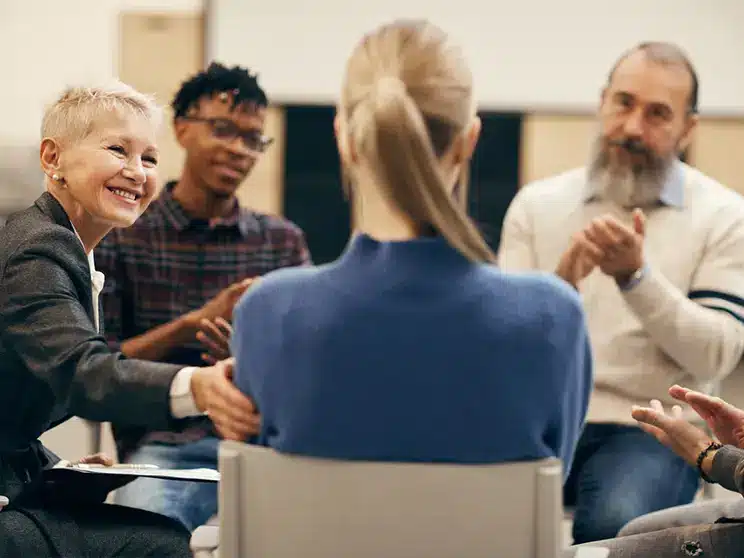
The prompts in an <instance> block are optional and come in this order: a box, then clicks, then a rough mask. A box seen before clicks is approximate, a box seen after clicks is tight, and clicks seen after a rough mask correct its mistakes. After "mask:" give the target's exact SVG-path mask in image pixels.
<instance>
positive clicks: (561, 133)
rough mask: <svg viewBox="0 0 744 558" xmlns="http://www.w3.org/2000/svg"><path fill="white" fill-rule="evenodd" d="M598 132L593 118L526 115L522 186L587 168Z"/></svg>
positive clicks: (521, 169)
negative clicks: (585, 166)
mask: <svg viewBox="0 0 744 558" xmlns="http://www.w3.org/2000/svg"><path fill="white" fill-rule="evenodd" d="M596 130H597V124H596V121H595V118H594V116H593V115H586V116H584V115H579V116H576V115H551V114H528V115H526V116H525V118H524V120H523V121H522V156H521V161H520V184H527V183H528V182H532V181H533V180H538V179H541V178H546V177H548V176H551V175H554V174H558V173H560V172H563V171H566V170H569V169H572V168H575V167H578V166H581V165H584V164H585V163H586V160H587V157H588V153H589V147H590V145H591V142H592V139H593V138H594V135H595V133H596Z"/></svg>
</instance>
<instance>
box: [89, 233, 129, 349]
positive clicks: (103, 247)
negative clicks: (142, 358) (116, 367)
mask: <svg viewBox="0 0 744 558" xmlns="http://www.w3.org/2000/svg"><path fill="white" fill-rule="evenodd" d="M119 254H120V252H119V245H118V239H117V236H116V231H115V230H114V231H111V232H110V233H109V234H108V235H107V236H106V237H105V238H104V239H103V240H102V241H101V242H100V243H99V244H98V246H97V247H96V249H95V253H94V257H95V263H96V269H97V270H98V271H100V272H101V273H103V274H104V276H105V277H106V281H105V283H104V285H103V291H102V292H101V304H102V305H103V319H104V324H105V329H104V331H105V333H106V339H108V341H109V345H111V346H112V348H115V349H118V346H119V343H120V342H121V341H123V337H124V331H123V317H122V313H123V312H124V309H125V304H124V283H125V278H124V273H123V269H124V266H123V262H122V261H121V260H120V257H119Z"/></svg>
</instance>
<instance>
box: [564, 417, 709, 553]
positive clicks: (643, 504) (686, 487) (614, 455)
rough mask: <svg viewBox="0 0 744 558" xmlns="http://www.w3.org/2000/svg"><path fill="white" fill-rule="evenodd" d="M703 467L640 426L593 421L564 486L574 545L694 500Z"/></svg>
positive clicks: (612, 534) (609, 535)
mask: <svg viewBox="0 0 744 558" xmlns="http://www.w3.org/2000/svg"><path fill="white" fill-rule="evenodd" d="M698 485H699V477H698V474H697V471H696V470H695V469H694V468H693V467H690V466H689V465H687V464H686V463H685V462H684V461H683V460H682V459H681V458H680V457H677V455H676V454H674V453H673V452H672V451H671V450H669V449H667V448H666V447H664V446H663V445H662V444H660V443H659V442H657V441H656V439H655V438H654V437H653V436H651V435H649V434H646V433H645V432H644V431H643V430H641V429H640V428H637V427H635V426H625V425H620V424H587V425H586V427H585V428H584V432H583V434H582V435H581V438H580V439H579V444H578V447H577V448H576V453H575V457H574V462H573V467H572V468H571V472H570V474H569V477H568V480H567V481H566V485H565V487H564V500H565V503H566V505H567V506H574V507H575V511H574V523H573V538H574V544H582V543H586V542H592V541H599V540H604V539H611V538H613V537H615V536H616V535H617V533H618V532H619V531H620V529H621V528H622V527H623V526H624V525H625V524H626V523H628V522H629V521H630V520H632V519H635V518H636V517H639V516H641V515H644V514H647V513H650V512H654V511H657V510H662V509H666V508H670V507H672V506H678V505H682V504H688V503H689V502H691V501H692V499H693V498H694V497H695V493H696V492H697V489H698Z"/></svg>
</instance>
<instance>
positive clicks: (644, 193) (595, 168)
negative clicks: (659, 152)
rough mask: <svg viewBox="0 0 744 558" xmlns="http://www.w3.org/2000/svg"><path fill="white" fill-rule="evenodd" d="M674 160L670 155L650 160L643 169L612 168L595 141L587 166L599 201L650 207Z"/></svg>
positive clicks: (636, 167)
mask: <svg viewBox="0 0 744 558" xmlns="http://www.w3.org/2000/svg"><path fill="white" fill-rule="evenodd" d="M675 160H676V156H675V155H674V154H671V155H669V156H668V157H666V158H661V157H653V158H652V159H651V160H650V161H649V162H648V163H647V164H645V165H643V166H635V167H634V166H632V165H623V166H617V165H613V164H612V162H611V161H610V158H609V156H608V154H607V152H606V151H605V150H604V147H603V144H602V140H601V138H598V139H597V140H596V141H595V145H594V149H593V153H592V159H591V163H590V165H589V181H590V183H591V186H592V187H593V188H594V191H595V192H597V194H599V196H600V197H602V198H603V199H607V200H609V201H611V202H613V203H615V204H617V205H618V206H620V207H623V208H628V209H630V208H635V207H651V206H653V205H656V204H657V203H658V202H659V197H660V196H661V191H662V190H663V188H664V184H665V182H666V180H667V177H668V176H669V172H670V171H671V169H672V165H673V164H674V162H675Z"/></svg>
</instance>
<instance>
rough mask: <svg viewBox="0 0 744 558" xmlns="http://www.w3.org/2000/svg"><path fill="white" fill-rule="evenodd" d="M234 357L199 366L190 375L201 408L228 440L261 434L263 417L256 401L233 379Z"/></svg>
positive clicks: (194, 393)
mask: <svg viewBox="0 0 744 558" xmlns="http://www.w3.org/2000/svg"><path fill="white" fill-rule="evenodd" d="M234 362H235V359H232V358H231V359H228V360H222V361H220V362H218V363H216V364H215V365H213V366H209V367H205V368H197V369H196V370H195V371H194V374H193V375H192V376H191V393H192V394H193V396H194V402H195V403H196V406H197V407H198V409H199V410H200V411H202V412H204V413H206V414H207V415H208V416H209V418H210V419H211V421H212V423H213V424H214V426H215V428H216V429H217V432H218V433H219V435H220V436H222V437H223V438H224V439H225V440H236V441H238V442H244V441H245V440H246V439H247V438H248V437H249V436H252V435H254V434H258V432H259V430H260V427H261V419H260V417H259V415H258V411H257V410H256V407H255V405H254V404H253V401H251V400H250V399H249V398H248V397H246V396H245V395H243V393H241V392H240V390H239V389H238V388H236V387H235V385H234V384H233V382H232V374H233V366H234Z"/></svg>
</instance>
